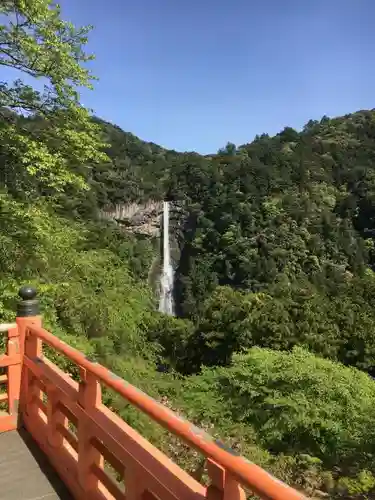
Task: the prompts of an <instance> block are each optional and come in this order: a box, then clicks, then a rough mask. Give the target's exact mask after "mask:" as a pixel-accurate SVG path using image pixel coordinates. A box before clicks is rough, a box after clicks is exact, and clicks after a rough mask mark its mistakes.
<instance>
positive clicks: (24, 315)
mask: <svg viewBox="0 0 375 500" xmlns="http://www.w3.org/2000/svg"><path fill="white" fill-rule="evenodd" d="M20 294H21V297H23V299H24V300H23V302H22V303H21V304H20V307H19V311H18V317H17V319H16V325H7V326H6V328H4V327H3V330H6V331H7V334H8V336H7V350H6V354H5V355H3V356H0V367H6V368H7V370H6V371H7V373H6V374H3V375H1V377H0V383H3V384H6V388H7V390H6V392H4V393H3V394H0V402H3V403H8V411H7V412H3V413H0V432H4V431H9V430H15V429H17V428H18V427H19V426H20V425H24V426H25V427H26V428H27V430H28V431H29V433H30V434H31V435H32V437H33V438H34V440H35V441H36V442H37V443H38V445H39V446H40V448H41V449H42V450H43V451H44V453H45V454H46V455H47V456H48V458H49V460H50V462H51V463H52V465H53V466H54V467H55V469H56V471H57V472H58V474H59V475H60V477H61V478H62V479H63V480H64V482H65V483H66V485H67V487H68V488H69V489H70V490H71V492H72V494H73V495H74V497H75V498H77V499H90V500H91V499H92V500H96V499H101V500H108V499H116V500H117V499H122V500H125V499H126V500H204V499H206V500H244V499H245V498H246V496H245V492H244V490H243V489H242V488H243V487H244V488H246V489H248V490H249V491H250V492H253V493H255V494H257V495H259V497H260V498H264V499H275V500H277V499H280V500H281V499H283V500H297V499H302V498H305V497H304V496H303V495H302V494H300V493H298V492H297V491H295V490H293V489H292V488H290V487H288V486H287V485H285V484H283V483H281V482H279V481H278V480H277V479H275V478H273V477H272V476H270V475H269V474H268V473H267V472H265V471H264V470H263V469H261V468H259V467H258V466H256V465H254V464H252V463H250V462H248V461H247V460H245V459H244V458H242V457H239V456H236V455H235V454H234V453H233V452H231V451H230V450H228V449H226V448H225V447H223V445H221V444H220V443H218V442H216V441H214V440H213V439H212V438H211V437H210V436H209V435H207V434H206V433H205V432H203V431H202V430H200V429H198V428H197V427H195V426H194V425H192V424H191V423H189V422H188V421H186V420H184V419H183V418H181V417H180V416H178V415H177V414H176V413H174V412H172V411H171V410H169V409H168V408H167V407H165V406H163V405H162V404H160V403H158V402H157V401H155V400H154V399H152V398H150V397H149V396H147V395H146V394H144V393H142V392H141V391H139V390H138V389H136V388H135V387H134V386H132V385H131V384H129V383H127V382H126V381H124V380H123V379H121V378H119V377H118V376H116V375H115V374H113V373H112V372H110V371H109V370H107V369H106V368H105V367H103V366H101V365H99V364H97V363H93V362H91V361H89V360H88V359H87V358H86V357H85V356H84V355H83V354H82V353H80V352H78V351H77V350H75V349H73V348H72V347H70V346H68V345H67V344H65V343H64V342H62V341H61V340H59V339H58V338H57V337H55V336H54V335H52V334H51V333H50V332H48V331H46V330H44V329H43V328H42V327H41V318H40V317H39V316H35V315H33V314H35V311H36V307H37V304H36V300H35V291H33V290H32V289H26V290H25V289H24V290H23V292H22V293H21V292H20ZM43 344H47V345H48V346H49V347H50V348H53V349H55V350H56V351H57V352H59V353H61V354H63V355H65V356H66V357H67V358H69V359H70V360H71V361H72V362H73V363H75V364H76V365H77V367H79V370H80V375H81V377H80V378H81V381H80V382H79V383H78V382H76V381H74V380H73V379H72V378H71V377H70V376H69V375H68V374H66V373H64V372H63V371H61V370H60V369H59V368H58V367H57V366H56V365H55V364H54V363H52V362H51V361H50V360H49V359H47V357H46V356H44V355H43ZM102 385H103V386H106V387H108V388H110V389H112V390H114V391H116V392H117V393H118V394H120V395H121V396H123V397H124V398H125V399H126V400H127V401H128V402H130V403H131V404H133V405H134V406H136V407H137V408H138V409H140V410H141V411H143V412H144V413H146V414H147V415H149V416H150V417H151V418H152V419H153V420H154V421H155V422H157V423H159V424H160V425H162V426H164V427H166V428H167V429H168V430H169V431H170V432H172V433H174V434H175V435H176V436H178V437H180V438H181V439H182V440H184V441H185V442H186V443H188V444H189V445H190V446H191V447H193V448H195V449H196V450H198V451H199V452H200V453H202V454H203V455H204V456H205V457H206V458H207V463H206V465H207V473H208V476H209V479H210V485H209V486H208V487H204V486H202V485H201V484H200V483H199V482H198V481H196V480H195V479H193V478H192V477H191V476H190V475H189V474H187V473H186V472H185V471H183V470H182V469H181V468H180V467H178V466H177V465H176V464H175V463H173V462H172V461H171V460H170V459H169V458H168V457H167V456H166V455H164V454H163V453H162V452H161V451H159V450H158V449H157V448H155V447H154V446H153V445H152V444H151V443H150V442H148V441H147V440H146V439H144V438H143V437H142V436H141V435H140V434H138V432H136V431H135V430H134V429H132V428H131V427H130V426H129V425H127V424H126V423H125V422H124V421H123V420H122V419H121V418H119V417H118V416H117V415H115V414H114V413H113V412H112V411H111V410H109V409H108V408H107V407H106V406H105V405H104V404H103V403H102V399H101V387H102ZM69 424H70V425H69ZM72 424H73V427H75V428H76V432H73V431H72ZM104 461H106V462H108V463H109V464H110V465H111V466H112V468H113V469H114V470H115V471H116V472H117V475H118V477H120V478H121V480H120V481H117V480H116V479H114V476H113V474H112V473H110V472H108V471H107V470H106V469H105V467H104Z"/></svg>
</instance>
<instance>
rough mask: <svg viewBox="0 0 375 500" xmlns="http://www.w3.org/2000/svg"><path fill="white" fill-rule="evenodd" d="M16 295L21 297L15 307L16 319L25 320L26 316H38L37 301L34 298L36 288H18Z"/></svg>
mask: <svg viewBox="0 0 375 500" xmlns="http://www.w3.org/2000/svg"><path fill="white" fill-rule="evenodd" d="M18 295H19V296H20V297H21V300H20V301H19V302H18V305H17V317H19V318H26V317H28V316H38V314H39V300H38V299H37V298H36V296H37V291H36V288H34V287H32V286H30V285H25V286H23V287H21V288H20V290H19V292H18Z"/></svg>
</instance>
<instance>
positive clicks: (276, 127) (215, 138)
mask: <svg viewBox="0 0 375 500" xmlns="http://www.w3.org/2000/svg"><path fill="white" fill-rule="evenodd" d="M59 3H60V4H61V6H62V9H63V17H64V18H67V19H69V20H71V21H73V22H74V23H75V24H93V25H94V31H93V32H92V33H91V36H90V43H89V50H90V51H92V52H94V53H95V55H96V61H95V62H94V63H93V64H92V69H93V72H94V73H95V74H96V75H97V76H98V77H99V78H100V80H99V82H98V83H97V84H96V87H95V90H94V91H92V92H84V94H83V96H82V101H83V103H84V104H85V105H86V106H89V107H91V108H93V109H94V110H95V113H96V114H97V115H98V116H100V117H102V118H104V119H106V120H108V121H111V122H113V123H115V124H117V125H119V126H120V127H121V128H123V129H124V130H126V131H130V132H133V133H134V134H136V135H138V136H139V137H140V138H142V139H144V140H148V141H153V142H156V143H158V144H161V145H163V146H165V147H169V148H173V149H176V150H196V151H198V152H201V153H209V152H216V151H217V149H219V148H220V147H222V146H224V145H225V144H226V143H227V142H228V141H231V142H234V143H235V144H237V145H239V144H243V143H245V142H250V141H251V140H252V139H253V138H254V135H255V134H257V133H259V134H260V133H263V132H266V133H269V134H274V133H277V132H278V131H280V129H282V128H283V127H284V126H286V125H288V126H292V127H294V128H297V129H299V128H301V127H302V126H303V125H304V124H305V123H306V122H307V121H308V120H309V119H311V118H312V119H319V118H321V117H322V116H323V115H324V114H326V115H328V116H336V115H341V114H345V113H349V112H352V111H356V110H358V109H364V108H374V107H375V29H374V22H375V0H107V1H104V0H60V2H59Z"/></svg>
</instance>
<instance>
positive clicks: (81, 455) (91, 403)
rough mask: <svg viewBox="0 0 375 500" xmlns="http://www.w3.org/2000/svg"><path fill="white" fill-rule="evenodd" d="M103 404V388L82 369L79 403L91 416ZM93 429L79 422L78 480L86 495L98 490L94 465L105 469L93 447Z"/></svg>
mask: <svg viewBox="0 0 375 500" xmlns="http://www.w3.org/2000/svg"><path fill="white" fill-rule="evenodd" d="M101 402H102V394H101V386H100V383H99V382H98V380H97V378H96V377H95V376H94V375H92V374H91V373H89V372H86V370H83V369H81V382H80V384H79V394H78V403H79V405H80V406H82V408H84V410H85V412H86V413H88V414H90V412H92V411H93V410H94V409H95V408H97V407H99V405H100V404H101ZM93 437H94V436H93V435H92V429H91V426H90V421H89V420H88V419H85V418H80V420H79V421H78V480H79V483H80V485H81V487H82V488H83V490H84V491H85V493H90V492H95V491H97V490H98V486H99V485H98V479H97V478H96V477H95V475H94V474H93V473H92V471H91V467H92V466H93V465H97V466H98V467H103V463H104V460H103V457H102V456H101V454H100V452H99V451H98V450H97V449H96V448H95V447H94V446H93V445H92V442H91V440H92V438H93Z"/></svg>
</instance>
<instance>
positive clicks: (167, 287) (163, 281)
mask: <svg viewBox="0 0 375 500" xmlns="http://www.w3.org/2000/svg"><path fill="white" fill-rule="evenodd" d="M159 311H160V312H162V313H165V314H170V315H173V267H172V263H171V252H170V244H169V202H168V201H165V202H164V203H163V271H162V274H161V278H160V302H159Z"/></svg>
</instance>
